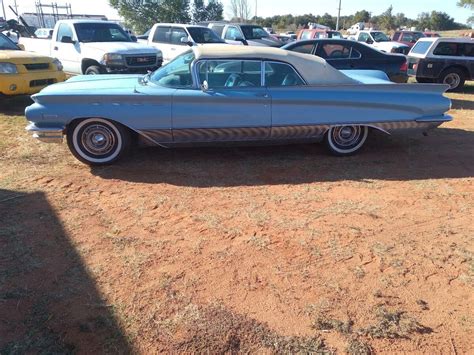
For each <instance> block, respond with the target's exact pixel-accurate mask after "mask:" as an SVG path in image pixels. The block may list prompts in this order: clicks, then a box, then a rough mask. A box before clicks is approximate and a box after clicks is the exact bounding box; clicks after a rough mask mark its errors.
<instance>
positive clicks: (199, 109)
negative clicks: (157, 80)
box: [172, 60, 271, 142]
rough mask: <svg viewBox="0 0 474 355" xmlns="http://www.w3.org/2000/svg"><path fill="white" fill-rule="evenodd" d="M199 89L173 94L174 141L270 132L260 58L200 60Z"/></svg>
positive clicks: (239, 138)
mask: <svg viewBox="0 0 474 355" xmlns="http://www.w3.org/2000/svg"><path fill="white" fill-rule="evenodd" d="M196 71H197V72H198V78H199V82H198V83H197V84H198V85H203V88H202V89H198V88H194V89H188V88H182V89H178V90H177V91H176V93H175V94H174V97H173V120H172V124H173V140H174V142H209V141H242V140H261V139H267V138H269V136H270V128H271V100H270V97H269V95H268V91H267V89H266V88H265V87H263V86H262V85H261V82H262V75H261V73H262V71H261V61H257V60H203V61H199V62H198V63H197V64H196Z"/></svg>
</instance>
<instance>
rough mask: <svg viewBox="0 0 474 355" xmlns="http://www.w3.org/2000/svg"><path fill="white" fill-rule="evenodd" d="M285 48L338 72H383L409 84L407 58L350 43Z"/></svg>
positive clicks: (314, 42)
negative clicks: (324, 61) (342, 70)
mask: <svg viewBox="0 0 474 355" xmlns="http://www.w3.org/2000/svg"><path fill="white" fill-rule="evenodd" d="M282 48H283V49H287V50H290V51H294V52H300V53H307V54H313V55H317V56H318V57H321V58H324V59H325V60H326V61H327V62H328V63H329V64H331V65H332V66H333V67H334V68H336V69H364V70H380V71H383V72H384V73H385V74H387V76H388V77H389V79H390V80H391V81H393V82H396V83H406V82H407V80H408V74H407V68H408V67H407V60H406V57H405V56H404V55H401V54H388V53H383V52H381V51H379V50H377V49H375V48H373V47H370V46H368V45H366V44H365V43H360V42H355V41H351V40H347V39H313V40H307V41H297V42H293V43H289V44H287V45H286V46H283V47H282Z"/></svg>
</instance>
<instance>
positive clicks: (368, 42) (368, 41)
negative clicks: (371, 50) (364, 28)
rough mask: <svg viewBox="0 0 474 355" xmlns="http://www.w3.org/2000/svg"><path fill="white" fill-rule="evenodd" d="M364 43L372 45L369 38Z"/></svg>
mask: <svg viewBox="0 0 474 355" xmlns="http://www.w3.org/2000/svg"><path fill="white" fill-rule="evenodd" d="M365 43H367V44H372V43H374V41H372V40H371V39H370V38H367V41H365Z"/></svg>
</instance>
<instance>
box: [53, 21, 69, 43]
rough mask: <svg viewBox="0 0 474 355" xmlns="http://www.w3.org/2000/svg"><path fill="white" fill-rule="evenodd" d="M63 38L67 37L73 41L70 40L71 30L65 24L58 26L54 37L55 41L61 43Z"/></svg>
mask: <svg viewBox="0 0 474 355" xmlns="http://www.w3.org/2000/svg"><path fill="white" fill-rule="evenodd" d="M63 37H69V38H71V39H73V38H72V37H73V33H72V29H71V27H70V26H69V25H68V24H66V23H62V24H60V25H59V28H58V34H57V36H56V41H57V42H61V40H62V39H63Z"/></svg>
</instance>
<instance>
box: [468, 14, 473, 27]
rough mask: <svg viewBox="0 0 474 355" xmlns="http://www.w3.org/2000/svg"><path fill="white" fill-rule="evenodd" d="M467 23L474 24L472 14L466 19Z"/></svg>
mask: <svg viewBox="0 0 474 355" xmlns="http://www.w3.org/2000/svg"><path fill="white" fill-rule="evenodd" d="M467 24H468V25H469V26H473V25H474V16H471V17H469V18H468V19H467Z"/></svg>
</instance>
